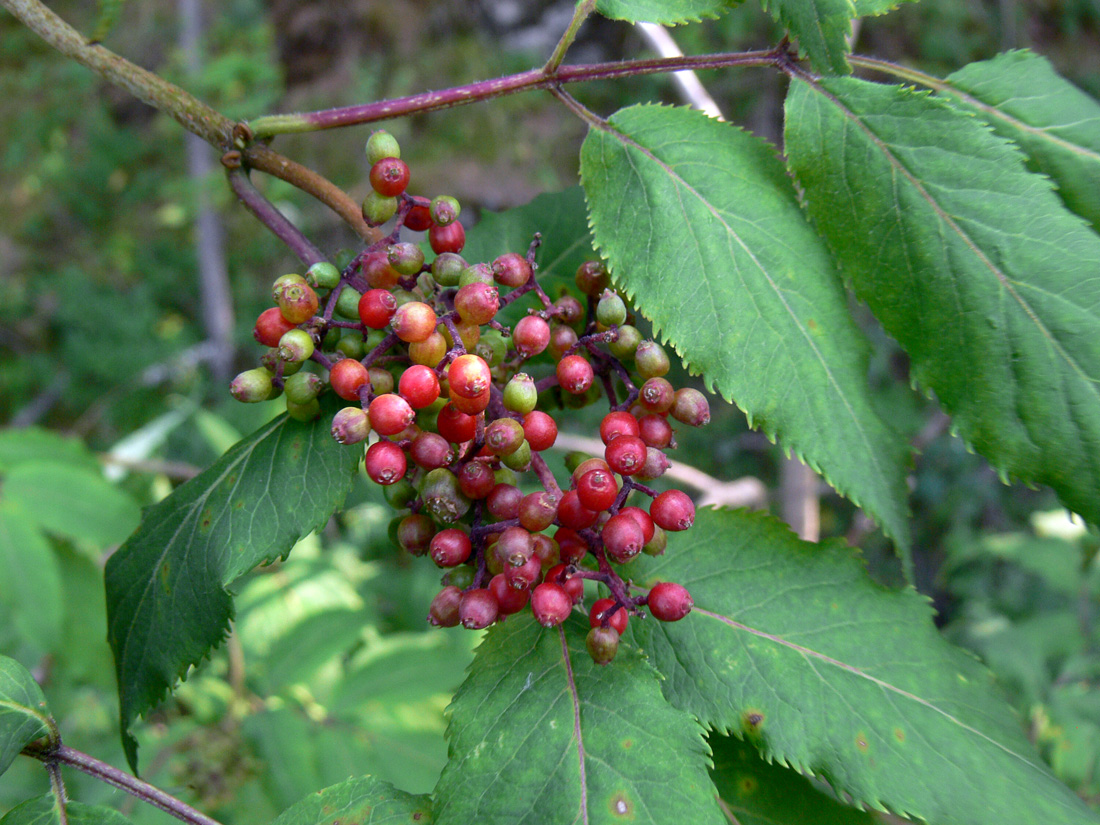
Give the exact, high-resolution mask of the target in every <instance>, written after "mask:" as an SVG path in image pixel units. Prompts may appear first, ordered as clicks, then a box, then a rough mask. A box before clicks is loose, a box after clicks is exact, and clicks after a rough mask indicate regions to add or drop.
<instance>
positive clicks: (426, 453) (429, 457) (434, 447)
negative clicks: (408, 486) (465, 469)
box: [409, 433, 465, 492]
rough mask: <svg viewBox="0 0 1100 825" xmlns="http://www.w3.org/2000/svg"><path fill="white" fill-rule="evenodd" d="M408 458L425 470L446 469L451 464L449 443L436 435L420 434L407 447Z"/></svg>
mask: <svg viewBox="0 0 1100 825" xmlns="http://www.w3.org/2000/svg"><path fill="white" fill-rule="evenodd" d="M409 458H411V459H412V460H413V461H414V462H416V464H417V466H418V467H423V468H424V469H425V470H435V469H438V468H439V467H446V466H447V465H448V464H450V463H451V442H449V441H448V440H447V439H445V438H444V437H443V436H441V435H439V434H438V433H420V435H418V436H417V437H416V438H414V439H413V443H412V444H411V445H410V446H409ZM463 492H465V490H464V491H463Z"/></svg>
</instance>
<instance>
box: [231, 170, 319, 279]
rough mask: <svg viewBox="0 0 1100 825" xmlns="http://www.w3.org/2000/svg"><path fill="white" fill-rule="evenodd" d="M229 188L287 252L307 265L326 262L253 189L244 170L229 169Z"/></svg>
mask: <svg viewBox="0 0 1100 825" xmlns="http://www.w3.org/2000/svg"><path fill="white" fill-rule="evenodd" d="M226 176H227V177H228V178H229V185H230V187H232V189H233V192H234V193H235V194H236V195H237V197H238V198H239V199H240V201H241V203H243V204H244V206H245V208H246V209H247V210H248V211H249V212H251V213H252V214H253V215H255V216H256V217H257V219H259V221H260V223H262V224H263V225H264V226H266V227H267V228H268V229H270V230H271V231H272V232H273V233H274V234H275V236H276V237H277V238H278V239H279V240H281V241H282V242H283V243H285V244H286V245H287V246H289V247H290V251H291V252H293V253H294V254H295V255H297V256H298V258H299V260H301V262H302V263H304V264H305V265H306V266H312V265H313V264H316V263H320V262H321V261H327V260H328V258H326V257H325V255H324V253H323V252H321V250H320V249H318V248H317V247H315V246H314V245H313V244H312V243H310V241H309V238H307V237H306V236H305V235H303V234H302V233H301V231H300V230H299V229H298V227H296V226H295V225H294V224H292V223H291V222H290V221H289V220H287V218H286V216H285V215H284V214H283V213H282V212H280V211H279V210H278V209H276V208H275V204H273V203H272V202H271V201H269V200H268V199H267V198H265V197H264V196H263V195H262V194H261V193H260V190H259V189H257V188H256V187H255V185H254V184H253V183H252V181H251V180H249V179H248V175H247V174H246V173H245V172H244V170H243V169H240V168H237V169H229V170H228V171H227V172H226Z"/></svg>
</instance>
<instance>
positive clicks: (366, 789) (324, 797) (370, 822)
mask: <svg viewBox="0 0 1100 825" xmlns="http://www.w3.org/2000/svg"><path fill="white" fill-rule="evenodd" d="M431 811H432V803H431V799H430V798H429V797H428V796H427V794H425V795H423V796H413V795H412V794H408V793H405V792H404V791H400V790H398V789H397V788H395V787H393V786H392V785H390V784H389V783H388V782H383V781H382V780H380V779H376V778H375V777H373V776H361V777H354V778H352V779H348V780H347V781H345V782H341V783H340V784H339V785H333V786H332V787H330V788H325V789H324V790H322V791H317V792H316V793H312V794H310V795H309V796H307V797H306V798H305V799H303V800H302V801H301V802H298V803H296V804H294V805H292V806H291V807H289V808H287V809H286V810H285V811H283V813H282V814H280V815H279V817H278V818H277V819H276V820H275V821H274V822H273V823H272V825H330V823H332V822H340V823H341V825H399V823H408V825H431V823H432V813H431Z"/></svg>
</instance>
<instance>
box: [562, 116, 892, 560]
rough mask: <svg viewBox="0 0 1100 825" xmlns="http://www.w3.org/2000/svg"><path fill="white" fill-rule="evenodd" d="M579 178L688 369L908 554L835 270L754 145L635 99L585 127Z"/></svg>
mask: <svg viewBox="0 0 1100 825" xmlns="http://www.w3.org/2000/svg"><path fill="white" fill-rule="evenodd" d="M581 176H582V181H583V183H584V187H585V191H586V193H587V195H588V203H589V210H590V215H591V221H592V226H593V234H594V236H595V238H596V242H597V244H598V246H599V248H600V249H601V251H602V252H603V253H604V254H605V255H606V256H607V257H608V259H609V261H610V264H611V269H612V274H613V276H614V277H615V279H616V282H617V283H618V284H619V285H620V287H621V288H622V289H623V290H624V291H625V292H626V293H627V294H628V295H630V297H631V298H632V299H633V301H634V303H635V305H636V306H637V307H638V309H639V310H640V311H641V313H642V314H643V315H645V316H646V317H647V318H649V319H650V320H651V321H652V322H653V326H654V329H655V330H656V331H658V332H659V333H660V334H661V335H663V336H665V337H667V338H668V339H669V340H670V341H671V342H672V345H673V346H674V347H675V348H676V351H677V352H678V353H679V354H680V355H681V356H682V357H683V359H684V361H685V362H686V364H687V365H688V366H689V368H691V369H693V370H696V371H699V372H702V373H703V376H704V379H705V380H706V382H707V383H708V385H710V386H712V387H716V388H717V389H718V391H720V392H721V393H722V394H723V396H725V397H727V398H730V397H732V398H733V400H734V401H736V403H737V404H738V406H740V407H741V408H742V409H743V410H745V412H746V413H747V415H748V417H749V422H750V424H752V425H753V426H754V427H761V428H763V430H764V431H765V433H767V434H768V436H769V437H771V438H778V439H779V442H780V444H781V445H783V446H784V447H786V448H788V449H793V450H794V451H795V452H796V453H797V454H798V455H799V457H801V458H802V459H803V460H804V461H806V462H807V463H808V464H810V465H811V466H812V467H814V468H815V469H818V470H819V471H820V472H822V474H823V475H824V476H825V477H826V479H827V480H828V481H829V483H830V484H832V485H833V486H834V487H836V489H837V490H838V491H840V492H841V493H842V494H843V495H845V496H847V497H848V498H850V499H852V500H853V501H855V502H856V503H857V504H859V505H860V506H861V507H863V508H864V509H865V510H866V511H867V512H868V513H869V514H870V515H871V516H872V517H873V518H875V519H876V520H878V521H879V523H880V524H882V526H883V529H884V530H885V531H886V533H887V534H888V535H890V536H891V537H893V538H894V540H895V541H896V542H897V543H898V545H899V546H900V547H901V548H902V551H903V553H905V552H906V551H907V549H908V525H907V522H906V507H905V499H906V490H905V485H904V475H905V468H904V465H905V462H906V460H907V457H908V447H907V446H906V445H905V443H904V442H903V440H902V439H901V438H900V436H898V434H897V433H895V432H894V431H893V430H892V429H891V428H890V427H888V426H887V425H886V423H885V422H884V421H883V420H882V419H881V418H880V417H879V415H878V414H877V412H876V411H875V410H874V408H873V406H872V402H871V396H870V390H869V388H868V386H867V351H868V346H867V343H866V341H865V339H864V338H863V336H862V334H861V333H860V332H859V330H858V329H857V328H856V326H855V324H854V323H853V322H852V319H851V316H850V315H849V313H848V305H847V297H846V296H845V294H844V290H843V288H842V286H841V284H840V281H839V279H838V278H837V275H836V266H835V264H834V263H833V262H832V259H831V258H830V257H829V254H828V252H827V251H826V249H825V246H824V244H823V243H822V241H821V239H820V238H819V237H818V236H817V235H816V234H815V233H814V232H813V230H812V229H811V228H810V226H809V225H808V224H807V223H806V220H805V217H804V216H803V214H802V211H801V209H800V207H799V205H798V201H797V199H796V197H795V192H794V188H793V187H792V186H791V183H790V180H789V178H788V177H787V174H786V172H785V170H784V169H783V165H782V163H781V162H780V161H779V159H778V157H777V156H776V153H775V151H774V149H772V147H771V146H769V145H768V144H766V143H765V142H764V141H762V140H760V139H758V138H756V137H754V136H752V135H750V134H748V133H747V132H744V131H741V130H739V129H736V128H734V127H732V126H730V125H728V124H724V123H720V122H718V121H714V120H711V119H709V118H707V117H705V116H704V115H702V114H700V113H698V112H693V111H691V110H689V109H673V108H665V107H659V106H640V107H633V108H630V109H624V110H623V111H620V112H618V113H617V114H615V115H614V116H613V117H612V118H611V121H610V125H609V127H608V128H607V129H597V128H594V129H593V130H592V131H591V132H589V135H588V137H587V138H586V139H585V142H584V146H583V148H582V150H581Z"/></svg>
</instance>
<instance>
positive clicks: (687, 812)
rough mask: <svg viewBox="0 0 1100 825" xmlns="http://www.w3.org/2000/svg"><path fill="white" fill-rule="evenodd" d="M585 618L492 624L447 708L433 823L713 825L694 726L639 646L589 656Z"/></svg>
mask: <svg viewBox="0 0 1100 825" xmlns="http://www.w3.org/2000/svg"><path fill="white" fill-rule="evenodd" d="M587 630H588V623H587V621H581V620H580V619H579V618H577V617H574V618H572V619H570V620H569V621H568V622H566V624H565V625H563V626H562V627H560V628H555V629H552V630H546V629H544V628H542V627H540V626H539V625H538V624H536V622H535V621H534V619H533V618H532V617H531V616H529V615H524V616H520V615H517V616H514V617H511V618H509V619H508V621H507V622H506V623H504V624H500V625H496V626H494V627H493V628H492V629H491V630H490V631H489V632H488V634H487V635H486V637H485V641H484V642H483V643H482V645H481V647H480V648H479V649H478V651H477V655H476V657H475V660H474V665H473V666H472V667H471V669H470V675H469V676H468V677H467V679H466V681H465V682H464V683H463V685H462V687H461V688H459V690H458V692H457V693H456V694H455V698H454V701H453V703H452V704H451V724H450V727H449V729H448V738H449V739H450V761H449V762H448V763H447V766H446V768H444V770H443V775H442V776H441V777H440V779H439V784H438V785H437V786H436V792H435V804H436V810H435V815H436V819H437V821H438V822H439V823H461V825H467V823H470V822H508V823H513V824H514V825H533V823H539V824H540V825H542V823H558V822H561V823H574V822H587V823H591V825H597V824H598V823H610V822H623V821H629V822H636V823H667V822H692V823H701V824H702V825H709V823H720V822H722V815H721V813H720V811H719V809H718V806H717V802H716V794H715V791H714V786H713V784H712V783H711V781H710V778H709V777H708V776H707V763H708V754H707V748H706V745H705V743H704V741H703V737H702V728H701V727H699V725H698V723H697V722H696V721H695V720H694V719H692V718H691V717H690V716H689V715H688V714H686V713H684V712H682V711H678V710H675V709H674V708H672V707H670V706H669V705H668V704H667V703H666V702H665V701H664V699H663V698H662V697H661V690H660V688H659V687H658V683H657V674H656V673H655V672H654V671H653V669H652V668H651V667H650V666H649V664H648V663H646V661H645V660H644V658H643V657H642V655H641V654H640V653H639V652H638V651H636V650H628V649H627V648H626V646H625V645H623V646H622V647H620V649H619V654H618V656H617V657H616V659H615V663H614V665H613V666H611V667H602V666H599V665H596V664H594V663H593V662H592V659H591V657H589V655H588V653H587V651H586V650H585V646H584V639H585V634H586V633H587Z"/></svg>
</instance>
